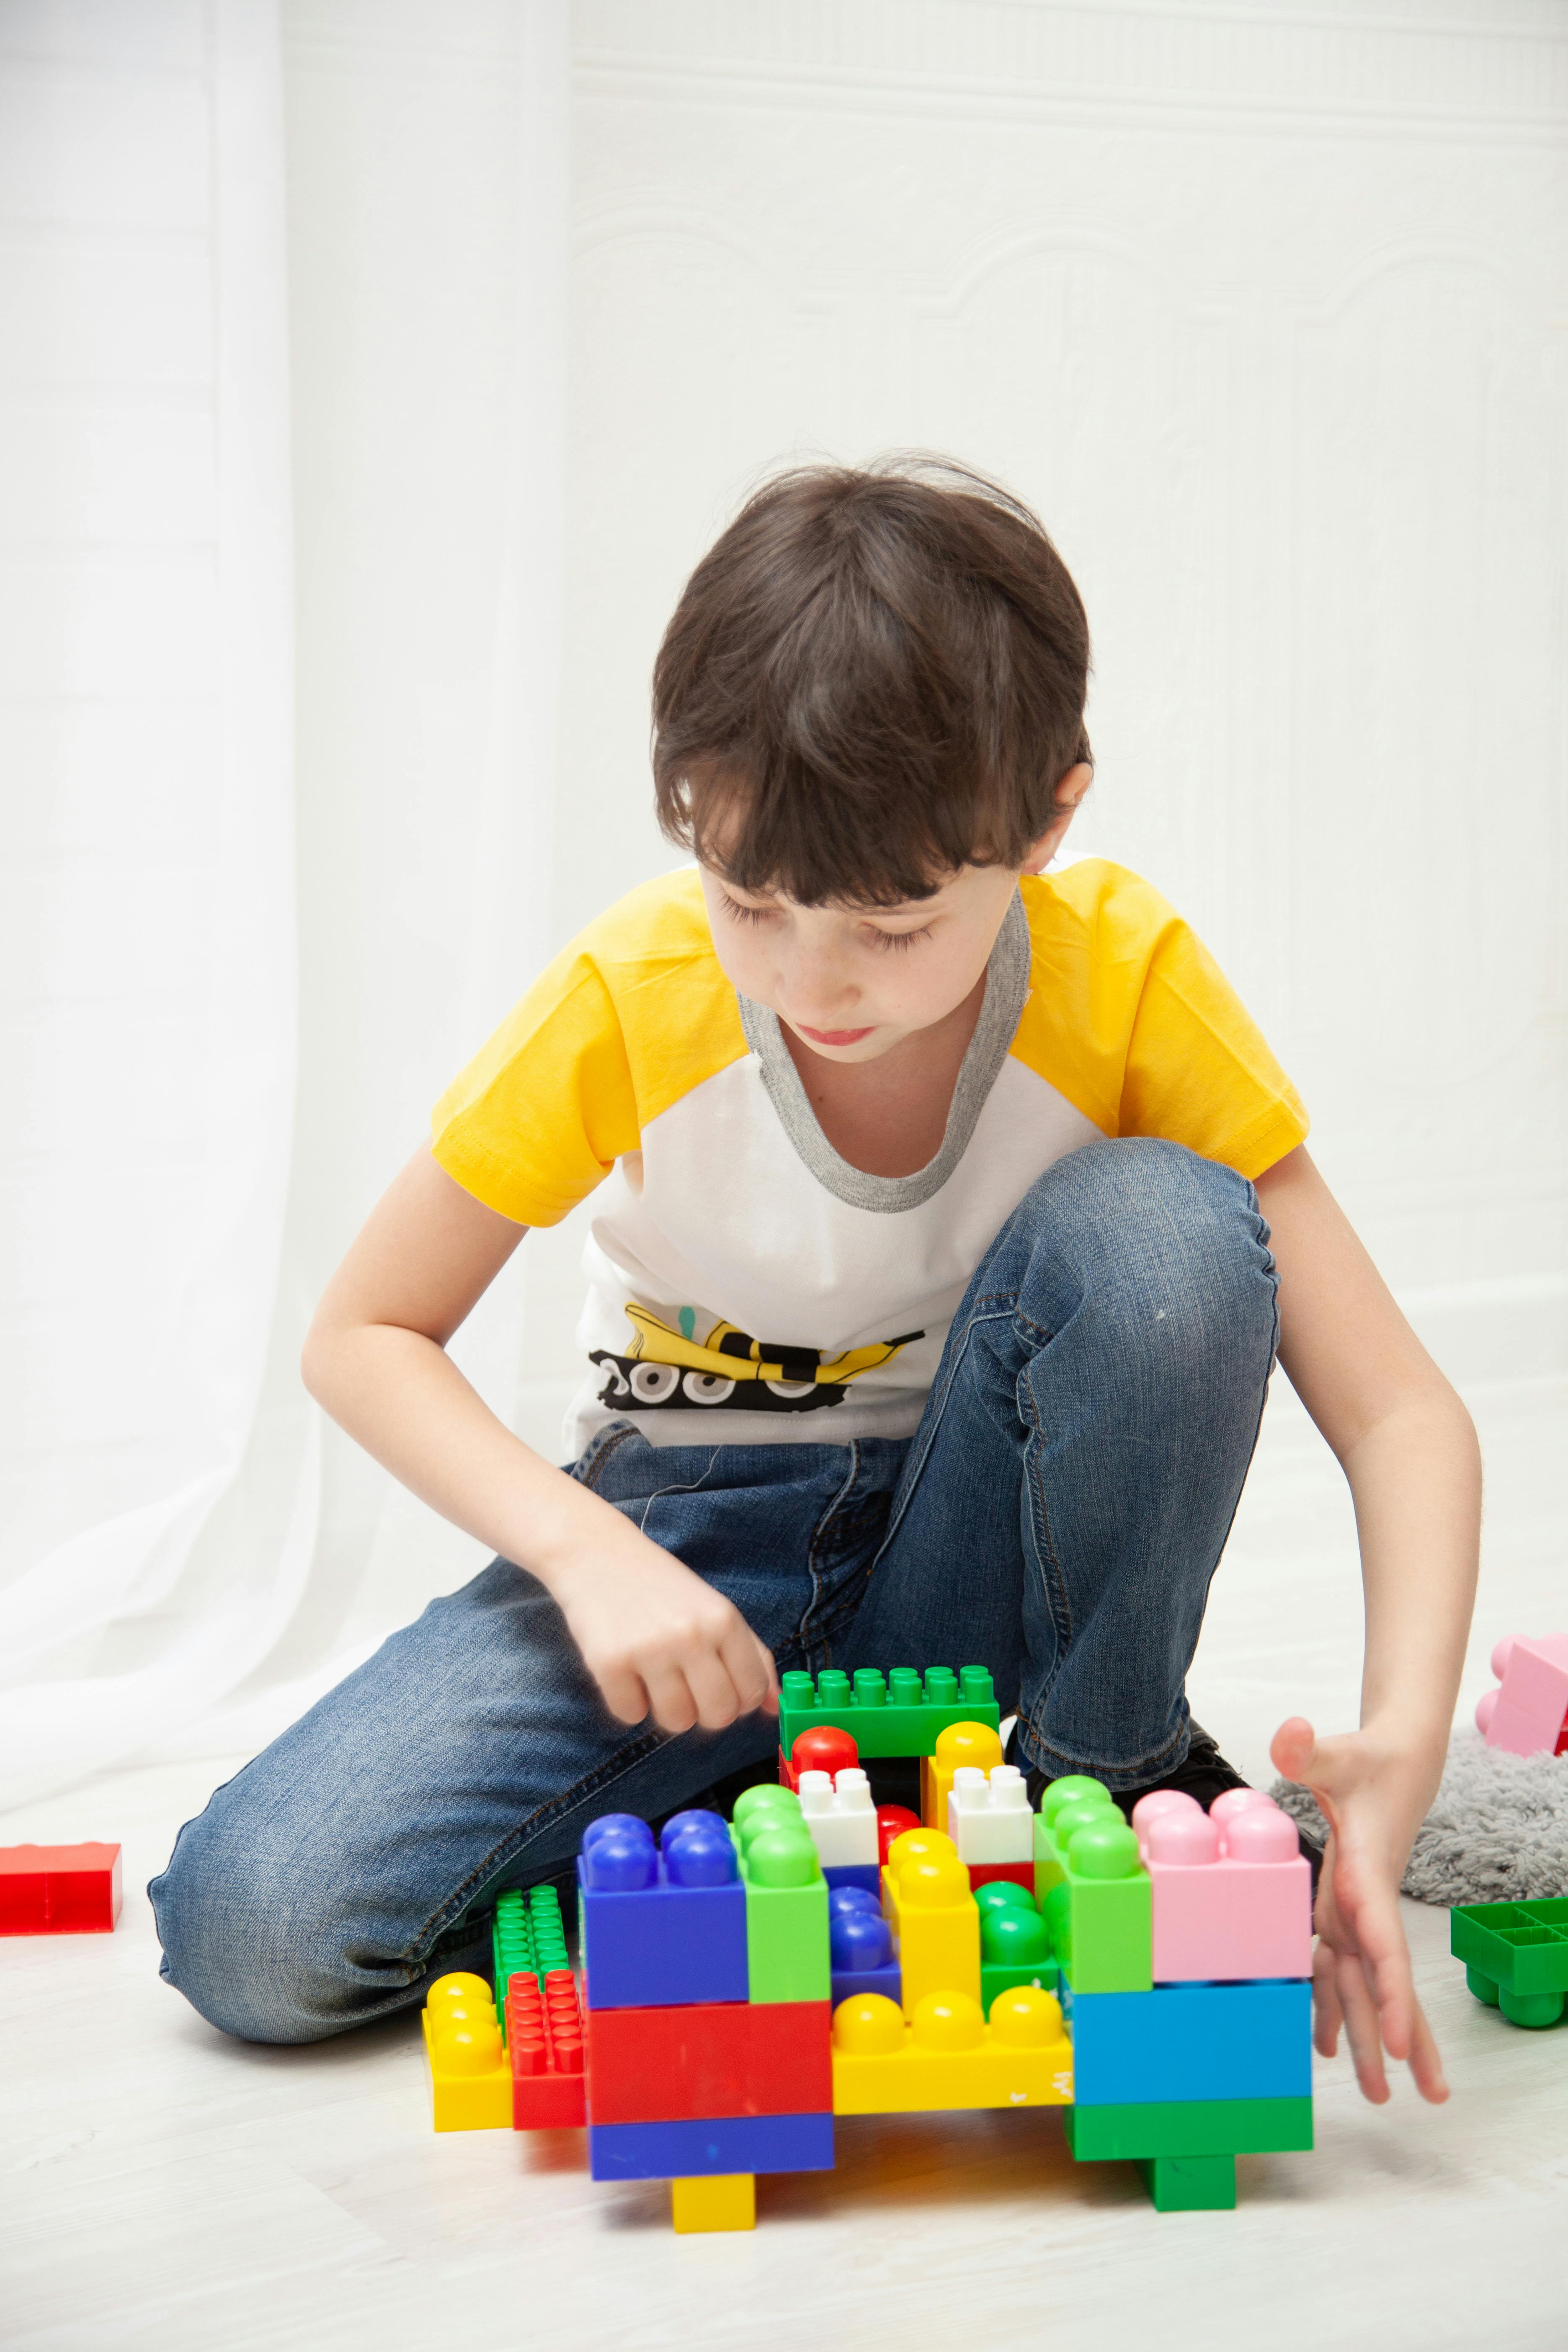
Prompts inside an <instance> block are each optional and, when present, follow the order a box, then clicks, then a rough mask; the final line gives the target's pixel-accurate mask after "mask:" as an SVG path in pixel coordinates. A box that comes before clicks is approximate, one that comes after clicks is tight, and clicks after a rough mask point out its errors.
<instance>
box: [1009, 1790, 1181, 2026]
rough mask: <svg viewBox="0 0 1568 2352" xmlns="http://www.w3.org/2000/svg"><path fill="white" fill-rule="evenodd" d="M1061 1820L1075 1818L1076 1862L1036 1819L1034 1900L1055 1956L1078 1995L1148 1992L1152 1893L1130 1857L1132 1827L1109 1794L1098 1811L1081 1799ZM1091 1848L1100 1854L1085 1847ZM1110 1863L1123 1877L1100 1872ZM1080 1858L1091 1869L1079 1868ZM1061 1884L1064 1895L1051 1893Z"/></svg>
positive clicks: (1039, 1817) (1134, 1849)
mask: <svg viewBox="0 0 1568 2352" xmlns="http://www.w3.org/2000/svg"><path fill="white" fill-rule="evenodd" d="M1049 1793H1050V1791H1049V1790H1047V1796H1048V1795H1049ZM1090 1814H1092V1818H1091V1819H1090V1818H1087V1817H1088V1816H1089V1815H1090ZM1061 1818H1062V1819H1063V1820H1064V1821H1067V1820H1068V1819H1072V1820H1074V1821H1076V1823H1077V1827H1076V1830H1075V1832H1074V1838H1075V1839H1077V1840H1084V1839H1087V1844H1086V1843H1078V1845H1077V1858H1076V1859H1075V1858H1073V1857H1070V1856H1069V1855H1068V1853H1067V1852H1066V1851H1065V1850H1064V1848H1063V1847H1062V1846H1061V1845H1060V1844H1059V1843H1058V1839H1057V1837H1056V1835H1055V1832H1054V1830H1053V1827H1052V1824H1051V1823H1050V1822H1048V1821H1047V1819H1046V1816H1045V1814H1044V1813H1037V1815H1036V1816H1035V1898H1036V1900H1037V1903H1038V1904H1039V1906H1040V1908H1041V1911H1042V1912H1043V1914H1044V1915H1045V1917H1046V1920H1047V1925H1048V1926H1049V1927H1051V1929H1052V1933H1053V1937H1054V1939H1055V1943H1056V1950H1057V1958H1058V1960H1060V1961H1062V1962H1063V1963H1064V1964H1065V1965H1066V1966H1068V1968H1070V1969H1071V1970H1072V1980H1073V1984H1074V1986H1075V1988H1076V1990H1078V1991H1079V1992H1148V1991H1150V1990H1152V1986H1153V1982H1154V1958H1153V1939H1154V1914H1153V1890H1152V1886H1151V1884H1150V1880H1149V1874H1148V1872H1147V1871H1146V1870H1145V1869H1144V1868H1143V1865H1142V1863H1141V1862H1138V1861H1137V1859H1136V1856H1137V1840H1136V1838H1135V1837H1134V1835H1133V1832H1131V1829H1129V1828H1128V1826H1127V1824H1126V1822H1124V1821H1123V1820H1122V1818H1121V1811H1120V1810H1119V1809H1118V1808H1117V1806H1116V1805H1115V1804H1114V1803H1113V1802H1112V1801H1110V1799H1109V1798H1106V1800H1105V1802H1104V1804H1103V1805H1102V1806H1100V1807H1099V1808H1098V1810H1096V1809H1094V1808H1093V1807H1092V1805H1091V1804H1090V1803H1089V1802H1088V1801H1085V1802H1083V1803H1080V1804H1079V1805H1076V1806H1074V1807H1072V1809H1071V1811H1070V1814H1069V1813H1068V1812H1067V1811H1064V1812H1063V1814H1062V1816H1061ZM1097 1845H1103V1846H1104V1847H1105V1848H1106V1849H1107V1851H1106V1852H1105V1853H1103V1854H1101V1853H1094V1852H1091V1850H1090V1849H1092V1848H1094V1847H1095V1846H1097ZM1123 1849H1124V1852H1123ZM1116 1860H1123V1861H1125V1860H1131V1862H1132V1864H1133V1865H1134V1866H1133V1867H1132V1868H1131V1870H1130V1871H1129V1872H1128V1873H1127V1874H1126V1875H1125V1876H1107V1875H1104V1874H1102V1871H1103V1866H1104V1864H1105V1863H1107V1862H1109V1861H1116ZM1086 1863H1087V1864H1092V1866H1091V1867H1083V1866H1080V1865H1081V1864H1086ZM1064 1889H1065V1897H1064V1895H1063V1893H1061V1892H1059V1891H1058V1890H1064Z"/></svg>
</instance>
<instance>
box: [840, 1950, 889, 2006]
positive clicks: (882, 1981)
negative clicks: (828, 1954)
mask: <svg viewBox="0 0 1568 2352" xmlns="http://www.w3.org/2000/svg"><path fill="white" fill-rule="evenodd" d="M831 1982H832V1987H833V1991H832V1996H831V1998H832V2002H833V2006H834V2008H835V2009H837V2006H838V2004H839V2002H840V2001H841V2000H852V1999H853V1997H854V1996H855V1994H856V1993H858V1992H879V1993H880V1994H881V1995H882V1997H883V1999H884V2000H898V2001H901V2000H903V1997H904V1973H903V1970H902V1969H900V1966H899V1964H898V1962H897V1960H889V1962H888V1964H887V1966H886V1967H885V1968H880V1969H834V1971H833V1976H832V1979H831Z"/></svg>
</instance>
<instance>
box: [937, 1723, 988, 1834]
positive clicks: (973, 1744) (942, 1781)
mask: <svg viewBox="0 0 1568 2352" xmlns="http://www.w3.org/2000/svg"><path fill="white" fill-rule="evenodd" d="M1001 1761H1002V1742H1001V1740H1000V1739H999V1738H997V1736H996V1734H995V1732H994V1731H993V1730H992V1728H991V1727H990V1725H989V1724H987V1723H950V1724H949V1725H948V1727H947V1729H946V1730H945V1731H939V1732H938V1734H937V1737H936V1753H935V1755H934V1756H922V1757H921V1821H922V1822H924V1823H925V1825H926V1827H927V1829H928V1830H942V1832H945V1831H946V1829H947V1801H948V1799H949V1797H951V1796H952V1776H953V1774H954V1773H955V1772H956V1771H957V1769H958V1768H959V1766H960V1765H961V1764H974V1765H978V1767H979V1769H981V1771H982V1772H989V1771H990V1769H991V1767H992V1766H993V1765H994V1764H1000V1762H1001Z"/></svg>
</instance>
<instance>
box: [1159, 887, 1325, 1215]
mask: <svg viewBox="0 0 1568 2352" xmlns="http://www.w3.org/2000/svg"><path fill="white" fill-rule="evenodd" d="M1167 912H1168V913H1169V920H1168V921H1167V922H1166V923H1165V924H1163V927H1162V928H1161V929H1160V931H1159V934H1158V936H1157V938H1156V939H1155V940H1154V942H1153V948H1152V953H1151V955H1150V958H1149V963H1148V968H1147V970H1146V971H1145V973H1144V977H1143V986H1142V992H1141V994H1140V996H1139V1000H1138V1010H1137V1013H1136V1015H1135V1016H1134V1019H1133V1023H1132V1034H1131V1039H1130V1040H1129V1043H1128V1049H1127V1066H1126V1069H1125V1071H1124V1073H1123V1076H1122V1082H1121V1109H1120V1114H1119V1118H1118V1131H1119V1133H1121V1134H1122V1135H1158V1136H1163V1137H1165V1138H1166V1139H1167V1140H1169V1141H1170V1142H1173V1143H1184V1144H1186V1145H1187V1146H1188V1147H1189V1148H1190V1149H1191V1150H1194V1151H1196V1152H1201V1153H1202V1155H1203V1157H1204V1158H1205V1160H1223V1161H1224V1163H1225V1165H1226V1167H1227V1168H1234V1169H1236V1170H1237V1172H1238V1173H1239V1174H1241V1175H1243V1176H1246V1177H1248V1178H1251V1177H1254V1176H1261V1175H1262V1173H1263V1171H1264V1170H1265V1169H1266V1168H1272V1167H1273V1166H1274V1164H1275V1162H1276V1161H1277V1160H1283V1159H1284V1157H1285V1154H1286V1153H1287V1152H1288V1151H1293V1150H1295V1148H1296V1146H1297V1144H1299V1143H1300V1142H1301V1141H1302V1140H1303V1139H1304V1138H1305V1136H1306V1133H1307V1127H1308V1120H1307V1113H1306V1109H1305V1108H1304V1106H1303V1104H1302V1101H1301V1097H1300V1095H1299V1094H1298V1093H1297V1092H1296V1089H1295V1087H1293V1086H1292V1085H1291V1084H1290V1081H1289V1078H1288V1077H1287V1076H1286V1075H1285V1073H1284V1071H1283V1070H1282V1069H1281V1068H1280V1066H1279V1063H1278V1062H1277V1061H1276V1060H1275V1058H1274V1056H1273V1055H1272V1054H1271V1053H1270V1052H1269V1050H1268V1045H1266V1044H1265V1043H1264V1040H1263V1036H1262V1033H1261V1032H1260V1031H1259V1029H1258V1025H1257V1024H1256V1023H1255V1022H1254V1020H1253V1019H1252V1016H1251V1015H1250V1013H1248V1012H1247V1009H1246V1007H1245V1006H1244V1005H1243V1003H1242V1002H1241V999H1240V998H1239V997H1238V996H1237V993H1236V991H1235V990H1234V989H1233V988H1232V987H1231V985H1230V982H1228V981H1227V980H1226V976H1225V974H1224V972H1223V971H1221V970H1220V968H1219V966H1218V964H1217V963H1215V960H1214V958H1213V956H1212V955H1210V953H1209V951H1208V950H1207V948H1205V945H1204V943H1203V941H1202V940H1200V939H1199V937H1198V935H1197V933H1196V932H1195V931H1194V929H1192V928H1191V926H1190V925H1189V924H1187V923H1184V921H1183V920H1182V919H1181V917H1180V916H1179V915H1176V914H1174V913H1170V911H1169V910H1168V909H1167Z"/></svg>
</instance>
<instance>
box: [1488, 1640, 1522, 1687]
mask: <svg viewBox="0 0 1568 2352" xmlns="http://www.w3.org/2000/svg"><path fill="white" fill-rule="evenodd" d="M1516 1639H1517V1636H1516V1635H1514V1634H1512V1633H1505V1634H1504V1635H1503V1637H1502V1640H1501V1641H1500V1643H1498V1645H1497V1647H1496V1649H1495V1650H1494V1651H1493V1652H1492V1672H1493V1674H1494V1675H1496V1676H1497V1678H1498V1680H1499V1682H1501V1680H1502V1678H1503V1676H1504V1675H1506V1674H1507V1672H1508V1662H1509V1660H1510V1658H1511V1657H1512V1655H1513V1645H1514V1642H1515V1640H1516Z"/></svg>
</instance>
